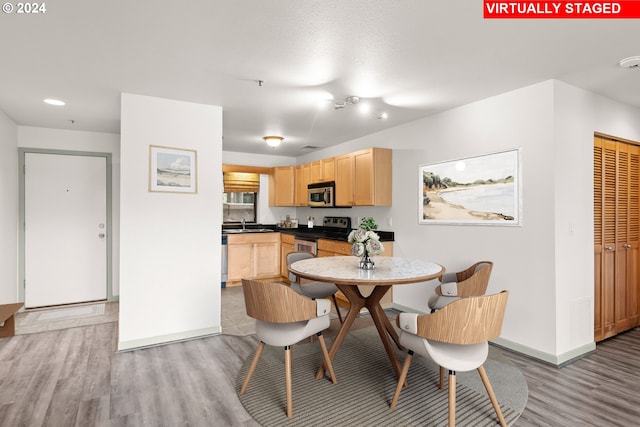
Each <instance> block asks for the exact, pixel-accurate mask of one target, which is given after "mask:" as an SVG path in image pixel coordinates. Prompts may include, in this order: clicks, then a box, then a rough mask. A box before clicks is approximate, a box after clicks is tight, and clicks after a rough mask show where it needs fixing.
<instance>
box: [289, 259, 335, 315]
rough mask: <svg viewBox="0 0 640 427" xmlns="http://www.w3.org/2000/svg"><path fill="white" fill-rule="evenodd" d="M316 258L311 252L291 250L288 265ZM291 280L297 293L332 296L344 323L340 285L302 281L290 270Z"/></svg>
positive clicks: (308, 295) (313, 296) (318, 296)
mask: <svg viewBox="0 0 640 427" xmlns="http://www.w3.org/2000/svg"><path fill="white" fill-rule="evenodd" d="M309 258H315V256H314V255H313V254H312V253H309V252H289V253H288V254H287V266H289V265H291V264H293V263H294V262H296V261H301V260H303V259H309ZM289 281H290V282H291V289H293V290H294V291H296V292H297V293H299V294H301V295H304V296H307V297H309V298H314V299H315V298H331V299H332V300H333V304H334V306H335V307H336V312H337V313H338V319H339V320H340V323H342V313H340V306H339V305H338V299H337V298H336V292H338V287H337V286H336V285H335V284H333V283H328V282H312V281H306V282H304V283H303V282H302V281H301V280H300V279H299V278H298V276H297V275H295V274H293V273H291V272H289Z"/></svg>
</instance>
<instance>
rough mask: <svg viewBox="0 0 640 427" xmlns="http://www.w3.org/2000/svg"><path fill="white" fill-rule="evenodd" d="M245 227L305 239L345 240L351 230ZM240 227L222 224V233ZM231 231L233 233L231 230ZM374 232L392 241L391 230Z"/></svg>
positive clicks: (239, 227) (381, 237) (268, 225)
mask: <svg viewBox="0 0 640 427" xmlns="http://www.w3.org/2000/svg"><path fill="white" fill-rule="evenodd" d="M245 228H246V229H247V230H255V232H258V231H260V230H261V231H262V232H265V231H266V230H273V231H276V232H280V233H287V234H293V235H299V236H300V237H303V238H307V239H309V238H312V239H316V240H317V239H329V240H338V241H341V242H346V241H347V237H348V236H349V232H350V231H351V230H349V232H346V231H342V230H339V231H336V229H334V228H330V227H313V228H308V227H307V226H304V225H301V226H299V227H298V228H280V227H278V226H277V225H275V224H247V225H246V226H245ZM240 229H242V226H240V225H237V226H236V225H228V226H222V232H223V233H224V232H225V230H240ZM248 232H249V233H251V232H252V231H248ZM231 233H233V231H232V232H231ZM231 233H229V234H231ZM236 233H237V232H236ZM376 233H377V234H378V236H380V241H381V242H393V241H394V237H395V236H394V232H393V231H381V230H376Z"/></svg>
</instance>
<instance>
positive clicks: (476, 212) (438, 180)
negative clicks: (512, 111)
mask: <svg viewBox="0 0 640 427" xmlns="http://www.w3.org/2000/svg"><path fill="white" fill-rule="evenodd" d="M519 173H520V150H519V149H514V150H509V151H503V152H499V153H493V154H486V155H482V156H476V157H469V158H466V159H458V160H451V161H446V162H441V163H433V164H426V165H420V167H419V177H418V179H419V188H420V197H419V208H418V209H419V223H420V224H481V225H519V223H520V175H519Z"/></svg>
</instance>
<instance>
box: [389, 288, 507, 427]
mask: <svg viewBox="0 0 640 427" xmlns="http://www.w3.org/2000/svg"><path fill="white" fill-rule="evenodd" d="M508 297H509V292H507V291H502V292H500V293H498V294H494V295H485V296H478V297H469V298H462V299H460V300H458V301H454V302H452V303H451V304H449V305H447V306H445V307H443V308H442V309H441V310H438V311H436V312H435V313H431V314H423V315H418V314H415V313H401V314H400V316H399V318H398V323H399V326H400V344H401V345H403V346H404V347H406V348H407V349H408V354H407V357H406V359H405V362H404V366H403V367H402V372H401V373H400V378H399V379H398V386H397V387H396V392H395V394H394V395H393V399H392V400H391V405H390V408H391V409H392V410H393V409H395V407H396V404H397V402H398V397H399V396H400V392H401V391H402V387H403V385H404V384H405V380H406V378H407V373H408V372H409V366H410V365H411V359H412V357H413V354H414V352H415V353H418V354H420V355H421V356H424V357H429V358H431V359H432V360H433V361H434V362H436V363H437V364H438V365H440V366H443V367H445V368H447V369H448V370H449V426H455V419H456V371H461V372H465V371H471V370H473V369H477V370H478V373H479V374H480V378H481V379H482V383H483V384H484V387H485V389H486V390H487V393H488V394H489V398H490V399H491V404H492V405H493V408H494V410H495V411H496V415H497V416H498V419H499V420H500V425H502V426H503V427H506V425H507V424H506V422H505V420H504V417H503V416H502V411H501V410H500V405H499V404H498V400H497V399H496V396H495V394H494V393H493V388H492V387H491V383H490V382H489V378H488V377H487V373H486V371H485V369H484V362H485V360H486V359H487V355H488V354H489V343H488V341H489V340H491V339H494V338H496V337H498V336H499V335H500V331H501V330H502V321H503V319H504V312H505V309H506V306H507V298H508Z"/></svg>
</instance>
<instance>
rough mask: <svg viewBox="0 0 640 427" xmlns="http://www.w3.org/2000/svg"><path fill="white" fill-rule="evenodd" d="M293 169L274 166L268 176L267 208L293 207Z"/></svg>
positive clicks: (292, 167)
mask: <svg viewBox="0 0 640 427" xmlns="http://www.w3.org/2000/svg"><path fill="white" fill-rule="evenodd" d="M294 202H295V167H294V166H276V167H274V168H273V173H272V174H271V175H270V176H269V206H294Z"/></svg>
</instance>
